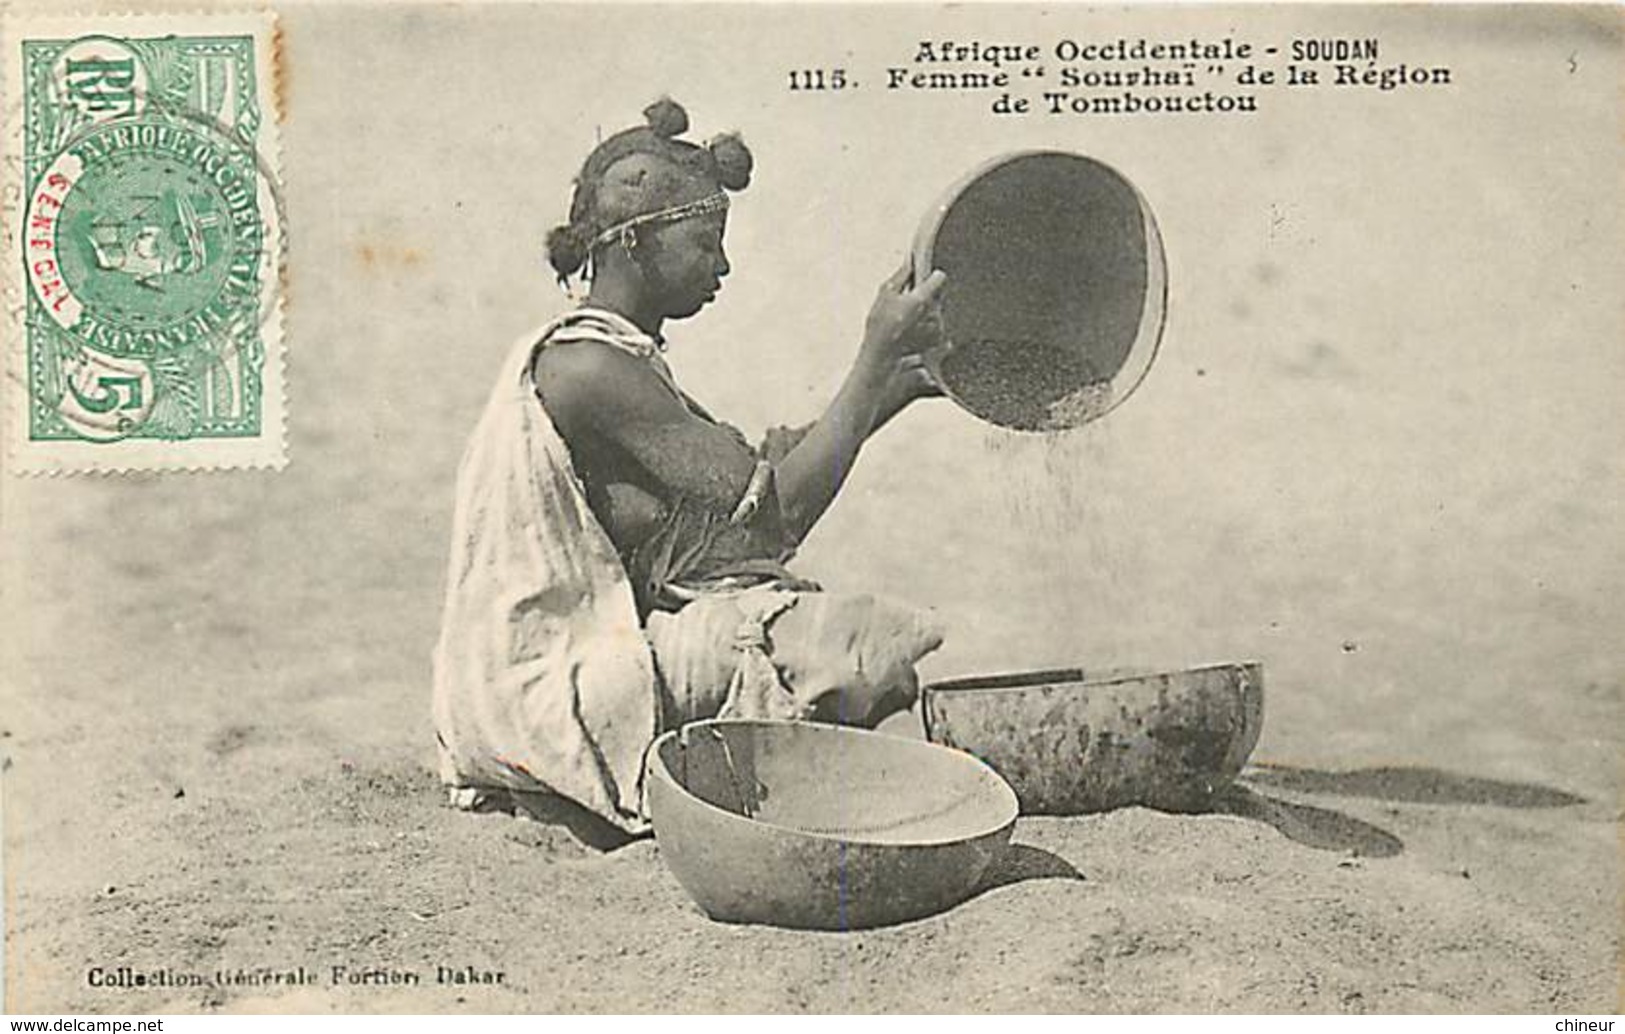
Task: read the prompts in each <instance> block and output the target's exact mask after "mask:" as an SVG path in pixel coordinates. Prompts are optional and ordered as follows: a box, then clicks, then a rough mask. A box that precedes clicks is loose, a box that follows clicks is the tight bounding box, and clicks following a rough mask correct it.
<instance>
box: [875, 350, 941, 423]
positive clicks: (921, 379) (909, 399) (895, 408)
mask: <svg viewBox="0 0 1625 1034" xmlns="http://www.w3.org/2000/svg"><path fill="white" fill-rule="evenodd" d="M946 394H947V392H945V391H943V390H942V385H941V384H939V383H938V382H937V379H936V377H934V376H932V374H931V370H930V368H929V367H927V366H926V362H925V358H924V357H923V356H918V355H910V356H904V357H903V358H902V359H901V360H899V361H898V363H897V366H896V367H895V368H894V369H893V370H892V374H891V377H890V378H889V379H888V380H887V381H886V387H885V389H884V392H883V393H882V395H881V397H880V404H879V405H878V406H877V407H876V408H875V421H874V424H873V425H872V426H871V427H870V428H869V433H870V434H871V435H873V434H874V433H875V432H876V431H879V430H880V429H881V428H882V427H885V426H886V424H887V423H889V422H890V421H891V418H892V417H894V416H896V415H897V414H898V413H901V412H902V411H903V410H905V409H907V408H908V406H909V404H910V403H913V402H915V401H917V400H919V399H929V398H941V397H943V396H944V395H946Z"/></svg>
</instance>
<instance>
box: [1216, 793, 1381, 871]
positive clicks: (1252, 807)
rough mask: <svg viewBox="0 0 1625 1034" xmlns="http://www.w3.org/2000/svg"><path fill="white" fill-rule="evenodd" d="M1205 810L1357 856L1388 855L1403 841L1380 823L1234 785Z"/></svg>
mask: <svg viewBox="0 0 1625 1034" xmlns="http://www.w3.org/2000/svg"><path fill="white" fill-rule="evenodd" d="M1207 810H1208V814H1212V815H1234V816H1236V817H1238V818H1244V819H1253V820H1255V821H1258V822H1262V823H1264V824H1265V825H1267V826H1271V827H1273V828H1274V829H1275V830H1276V832H1278V833H1280V834H1281V835H1282V836H1284V837H1286V838H1287V839H1288V840H1291V841H1293V842H1294V843H1298V844H1302V845H1303V846H1305V847H1313V848H1317V849H1318V850H1321V851H1336V852H1338V853H1340V854H1352V855H1356V856H1358V857H1361V858H1392V857H1393V856H1394V855H1397V854H1399V853H1400V852H1401V851H1403V850H1405V842H1404V841H1403V840H1401V839H1399V838H1398V837H1396V836H1394V834H1392V833H1390V832H1388V831H1387V830H1386V829H1383V828H1382V827H1380V826H1373V825H1372V824H1371V823H1369V822H1365V821H1362V820H1360V819H1357V818H1354V817H1353V816H1352V815H1345V814H1343V813H1342V812H1340V811H1332V810H1331V809H1329V808H1317V807H1315V806H1314V805H1312V804H1295V803H1293V802H1291V801H1283V800H1281V799H1280V798H1278V797H1271V796H1269V795H1268V794H1263V793H1259V792H1258V791H1256V790H1253V789H1250V788H1249V787H1245V786H1241V785H1239V784H1238V785H1234V786H1231V787H1230V788H1228V789H1227V790H1225V791H1224V792H1223V793H1221V794H1219V796H1217V797H1216V798H1214V800H1213V802H1212V804H1211V805H1210V806H1209V807H1208V809H1207Z"/></svg>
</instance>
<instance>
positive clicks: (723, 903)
mask: <svg viewBox="0 0 1625 1034" xmlns="http://www.w3.org/2000/svg"><path fill="white" fill-rule="evenodd" d="M648 779H649V782H648V793H649V807H650V813H651V817H652V818H653V821H654V828H655V837H656V839H657V841H658V843H659V846H660V855H661V857H662V858H664V859H665V861H666V864H667V866H669V867H670V869H671V871H672V873H673V875H675V876H676V877H677V881H678V882H679V883H680V884H682V886H683V888H684V889H685V890H686V891H688V893H689V895H690V896H691V897H693V898H694V900H695V901H696V902H697V903H698V904H699V906H700V908H701V909H703V910H704V911H705V913H706V914H707V915H709V916H711V917H712V918H713V919H718V920H722V921H725V922H735V923H767V924H772V925H776V926H789V927H801V928H810V929H826V930H846V929H858V928H862V927H871V926H882V925H886V924H890V923H899V922H904V921H906V920H910V919H918V918H921V917H924V916H928V915H932V914H934V913H937V912H941V911H943V910H945V909H947V908H950V907H952V906H953V905H956V904H958V903H959V902H961V901H963V900H964V899H965V898H966V897H968V896H969V895H970V894H971V893H972V892H973V891H974V890H975V889H976V886H977V884H978V882H979V881H980V880H981V878H982V875H983V873H984V872H985V870H986V869H987V866H988V864H989V863H990V862H991V861H992V860H993V859H994V857H995V856H996V855H997V854H998V853H999V852H1000V851H1001V850H1003V848H1004V846H1005V844H1006V843H1007V842H1008V841H1009V839H1010V833H1011V830H1012V828H1013V827H1014V824H1015V820H1016V814H1017V807H1016V795H1015V793H1014V792H1013V791H1012V790H1011V789H1010V787H1009V786H1008V785H1007V784H1006V783H1005V782H1004V780H1003V779H1000V778H999V776H998V775H997V774H996V773H995V772H993V770H992V769H990V768H988V767H987V766H986V765H984V764H982V763H981V762H980V761H977V760H976V759H975V758H973V757H970V756H969V755H967V754H963V753H961V752H959V751H955V750H949V749H947V748H945V747H940V746H936V745H934V744H930V743H925V742H923V741H919V740H908V739H902V738H899V737H895V736H885V735H882V734H880V733H874V732H865V731H861V730H856V729H848V728H843V727H840V726H834V725H820V724H815V723H808V722H769V721H730V720H716V721H706V722H695V723H692V724H689V725H686V726H684V727H683V728H681V729H678V730H674V731H672V732H669V733H666V734H665V735H664V736H662V737H661V738H660V739H658V740H656V741H655V745H654V747H653V748H652V750H651V751H650V758H649V775H648Z"/></svg>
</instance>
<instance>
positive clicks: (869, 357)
mask: <svg viewBox="0 0 1625 1034" xmlns="http://www.w3.org/2000/svg"><path fill="white" fill-rule="evenodd" d="M910 276H911V274H910V269H909V266H908V264H907V263H905V264H904V265H903V267H902V268H901V269H899V270H898V271H897V272H896V273H894V274H892V276H891V277H890V278H889V279H888V280H887V281H886V282H885V283H884V284H882V285H881V286H880V293H879V294H878V295H877V296H876V297H875V301H874V305H873V306H871V307H870V309H869V319H868V321H867V322H866V324H865V326H864V335H863V344H862V345H861V346H860V347H859V348H858V357H857V359H856V361H854V362H853V364H852V369H851V370H850V371H849V372H848V373H847V375H846V380H845V381H844V382H842V384H841V389H840V390H839V391H838V392H836V393H835V399H834V401H832V402H831V403H830V404H829V408H828V409H826V410H825V411H824V415H823V416H822V417H820V418H819V420H818V422H817V423H815V424H814V425H813V427H812V430H810V431H808V432H807V436H806V437H805V438H803V439H802V440H801V442H800V443H799V444H798V445H797V446H796V447H795V448H794V449H792V450H791V451H790V454H789V455H788V456H786V457H785V458H784V462H783V463H781V464H780V465H779V468H778V486H779V503H780V505H781V507H782V509H783V513H784V523H785V526H786V527H787V528H788V529H789V530H790V532H791V533H792V534H793V535H795V537H796V538H797V539H800V538H802V537H804V536H805V535H806V534H807V532H808V531H809V530H811V528H812V526H813V525H814V524H815V523H817V521H818V518H820V517H822V516H823V515H824V511H825V510H827V509H829V504H830V503H831V502H832V501H834V499H835V494H836V493H837V492H839V491H840V489H841V485H842V484H843V483H845V481H846V476H847V474H849V473H850V472H851V470H852V464H853V463H854V462H855V461H856V460H857V458H858V450H859V449H861V448H862V447H863V443H864V441H865V440H867V439H868V437H869V436H870V435H871V434H873V433H874V432H875V430H877V429H878V427H879V425H880V424H881V423H884V420H882V419H881V418H882V417H883V416H884V417H885V418H886V419H890V416H891V414H890V413H885V412H884V411H883V407H884V406H885V405H886V404H887V402H888V392H889V391H890V389H891V385H892V383H893V376H894V374H895V372H896V371H897V369H898V366H899V364H900V363H902V362H904V360H905V359H906V357H908V356H912V355H917V354H918V353H920V352H922V351H927V350H929V349H931V348H933V347H935V346H936V345H937V341H938V337H939V336H940V328H939V327H938V325H937V324H936V322H935V321H934V320H930V319H927V317H928V316H930V315H931V314H932V313H933V311H934V307H935V303H936V298H937V294H938V293H939V292H940V291H941V290H942V285H943V283H944V282H945V280H946V277H945V276H944V274H942V273H941V272H935V273H932V274H931V275H930V276H929V277H927V278H926V280H925V281H924V282H923V283H921V284H919V285H918V286H915V287H912V288H911V287H910V286H909V279H910ZM899 408H900V407H899ZM893 412H895V410H893Z"/></svg>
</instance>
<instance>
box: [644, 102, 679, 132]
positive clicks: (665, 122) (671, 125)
mask: <svg viewBox="0 0 1625 1034" xmlns="http://www.w3.org/2000/svg"><path fill="white" fill-rule="evenodd" d="M643 117H644V118H646V119H648V120H649V128H650V129H652V130H654V134H655V136H659V137H665V138H666V139H667V140H670V139H671V138H672V137H674V136H681V135H682V134H684V133H686V132H688V112H686V111H684V110H683V106H682V105H681V104H678V103H677V102H676V101H674V100H672V99H671V98H670V97H662V98H660V99H659V100H657V101H655V102H654V103H653V104H651V105H649V106H648V107H647V108H644V109H643Z"/></svg>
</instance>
